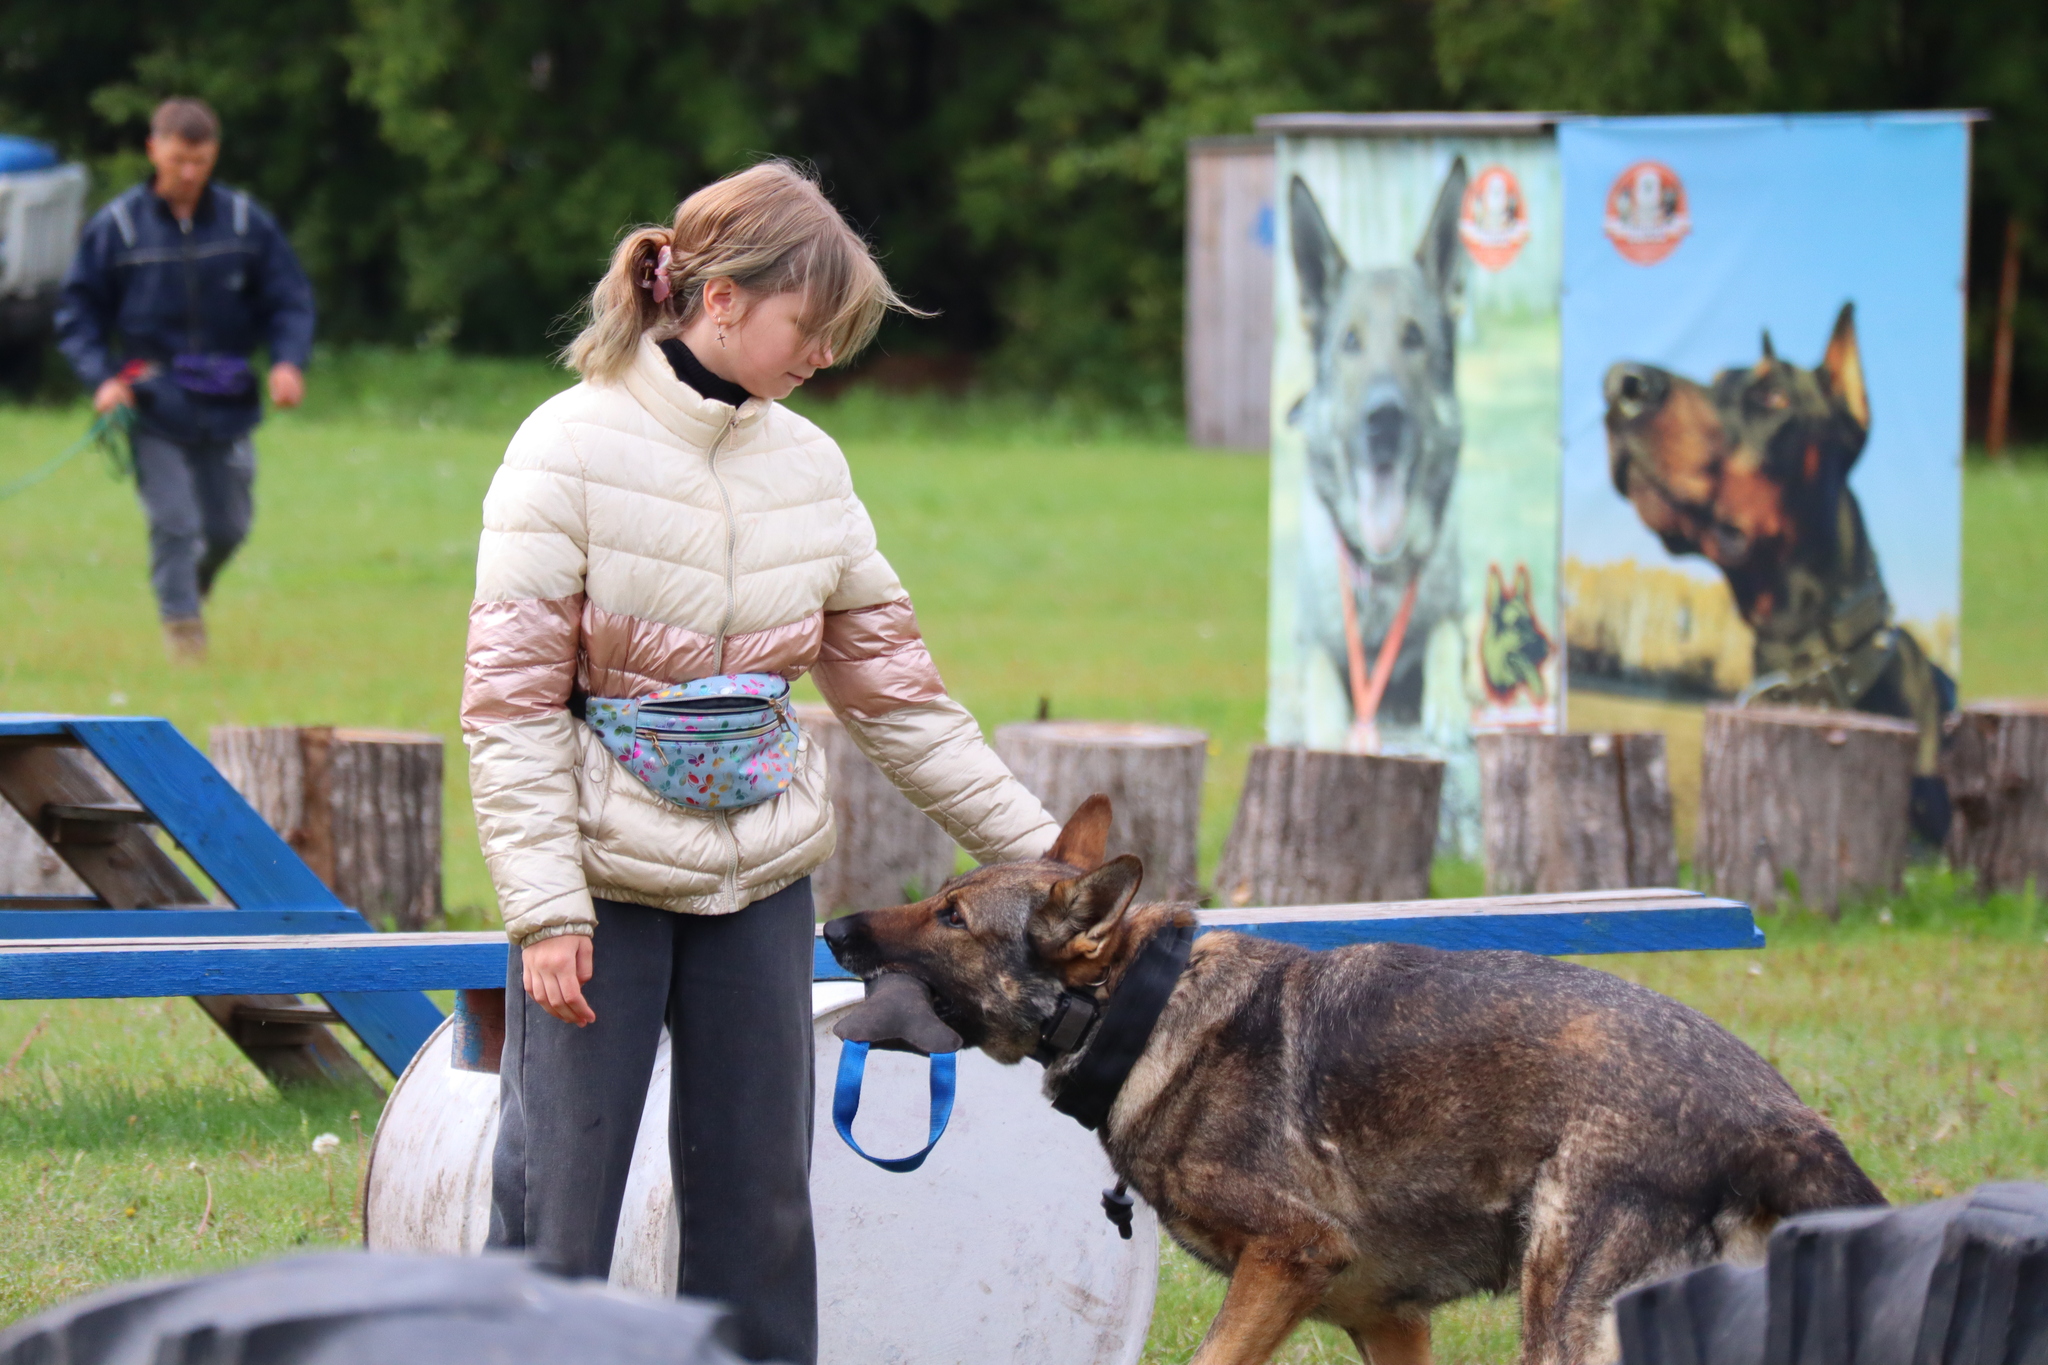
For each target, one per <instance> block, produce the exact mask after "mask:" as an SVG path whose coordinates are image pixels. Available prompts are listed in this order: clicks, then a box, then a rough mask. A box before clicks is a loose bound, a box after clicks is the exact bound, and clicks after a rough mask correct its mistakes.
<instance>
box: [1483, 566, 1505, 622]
mask: <svg viewBox="0 0 2048 1365" xmlns="http://www.w3.org/2000/svg"><path fill="white" fill-rule="evenodd" d="M1505 588H1506V585H1505V584H1503V583H1502V582H1501V581H1500V565H1498V564H1489V565H1487V566H1486V614H1487V615H1488V616H1493V615H1495V614H1497V613H1498V612H1499V611H1500V599H1501V595H1502V593H1503V592H1504V591H1505Z"/></svg>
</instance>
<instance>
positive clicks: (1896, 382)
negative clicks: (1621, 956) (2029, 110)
mask: <svg viewBox="0 0 2048 1365" xmlns="http://www.w3.org/2000/svg"><path fill="white" fill-rule="evenodd" d="M1558 145H1559V152H1560V157H1561V160H1562V164H1563V177H1564V186H1565V214H1564V234H1563V235H1564V296H1563V305H1562V312H1563V333H1564V375H1563V379H1564V396H1563V419H1564V603H1565V619H1564V623H1563V624H1564V631H1563V636H1564V641H1565V646H1566V651H1567V654H1568V659H1569V668H1570V674H1571V689H1572V697H1571V707H1570V721H1571V724H1572V728H1574V729H1580V730H1584V729H1616V730H1638V729H1657V730H1663V731H1665V732H1666V733H1667V735H1669V736H1670V740H1671V753H1672V760H1673V778H1674V787H1676V788H1678V789H1679V800H1680V805H1681V808H1683V807H1684V806H1685V805H1686V804H1687V801H1686V796H1685V794H1684V788H1685V787H1686V785H1687V781H1686V770H1687V768H1688V767H1689V766H1691V765H1696V764H1697V762H1698V753H1699V735H1700V727H1701V718H1702V707H1703V705H1704V704H1705V703H1708V702H1712V701H1723V700H1731V699H1736V698H1744V697H1747V698H1750V699H1752V700H1756V701H1759V702H1768V703H1783V704H1797V705H1820V706H1832V707H1841V708H1849V709H1857V710H1863V711H1870V712H1875V713H1878V714H1884V715H1891V716H1896V717H1898V718H1900V719H1904V720H1908V721H1911V722H1913V723H1914V724H1915V725H1916V726H1917V727H1918V728H1919V730H1920V733H1921V743H1920V746H1919V759H1918V766H1917V769H1916V771H1917V773H1918V774H1919V776H1920V778H1921V779H1922V780H1924V781H1927V782H1934V781H1935V777H1934V774H1935V762H1936V757H1937V751H1938V746H1939V743H1940V727H1941V718H1942V716H1943V715H1944V714H1945V713H1947V712H1948V711H1951V710H1953V709H1954V706H1955V679H1956V677H1957V675H1958V672H1959V669H1960V665H1961V658H1960V649H1959V632H1958V625H1959V620H1960V614H1961V597H1962V581H1961V571H1962V474H1961V470H1962V453H1963V452H1962V446H1963V298H1962V292H1961V290H1962V271H1963V250H1964V238H1965V228H1966V220H1967V214H1968V180H1969V149H1970V134H1969V123H1968V119H1967V116H1965V115H1952V114H1888V115H1875V116H1862V115H1856V116H1807V117H1791V118H1786V117H1729V118H1649V119H1616V120H1602V119H1588V120H1577V121H1572V122H1569V123H1566V124H1565V125H1563V126H1562V127H1561V128H1560V129H1559V133H1558ZM1693 771H1695V772H1696V771H1697V769H1696V767H1693ZM1946 809H1947V807H1946V802H1945V800H1944V801H1941V802H1940V805H1939V812H1938V813H1939V814H1941V815H1942V816H1943V817H1944V819H1945V813H1946ZM1936 813H1937V812H1935V811H1932V810H1929V809H1923V807H1922V805H1921V802H1920V793H1919V789H1918V787H1917V786H1916V805H1915V823H1916V827H1918V826H1926V825H1928V824H1929V820H1928V819H1926V818H1923V817H1927V816H1931V815H1933V814H1936ZM1683 823H1685V819H1684V813H1683V810H1682V809H1681V824H1683ZM1921 833H1922V835H1923V837H1930V838H1933V839H1934V840H1935V841H1936V842H1938V841H1939V839H1938V831H1937V830H1934V829H1932V828H1921Z"/></svg>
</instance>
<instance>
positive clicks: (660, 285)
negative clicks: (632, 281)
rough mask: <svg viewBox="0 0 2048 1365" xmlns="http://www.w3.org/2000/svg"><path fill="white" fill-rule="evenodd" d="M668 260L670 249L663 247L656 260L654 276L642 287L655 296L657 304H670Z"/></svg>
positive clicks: (643, 282) (642, 283) (645, 281)
mask: <svg viewBox="0 0 2048 1365" xmlns="http://www.w3.org/2000/svg"><path fill="white" fill-rule="evenodd" d="M668 260H669V249H668V248H667V247H663V248H662V249H661V254H660V255H659V256H656V257H655V258H654V272H653V274H652V276H651V277H650V278H648V279H646V280H644V281H642V282H641V287H642V288H644V289H646V290H647V292H648V293H650V294H652V295H654V301H655V302H656V303H667V302H668Z"/></svg>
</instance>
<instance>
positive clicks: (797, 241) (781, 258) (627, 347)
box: [562, 160, 930, 382]
mask: <svg viewBox="0 0 2048 1365" xmlns="http://www.w3.org/2000/svg"><path fill="white" fill-rule="evenodd" d="M663 247H667V248H669V262H668V271H667V274H668V284H669V296H668V298H667V299H665V300H663V301H662V302H660V303H656V302H655V301H654V294H653V291H652V290H651V289H650V288H649V287H648V286H649V284H650V283H651V282H652V280H653V276H654V270H655V263H656V261H657V260H658V259H659V257H660V254H661V249H662V248H663ZM720 276H725V277H727V278H730V279H731V280H732V282H733V283H734V284H737V285H739V286H740V287H741V288H742V289H745V290H748V291H749V292H751V293H756V294H784V293H801V294H803V295H804V299H805V302H804V311H803V315H802V319H801V320H802V325H803V327H804V330H805V331H806V333H808V334H809V335H811V336H813V337H817V338H819V339H821V340H822V341H824V342H825V344H826V345H827V346H828V347H830V348H831V351H832V358H833V363H834V364H837V363H840V362H842V361H845V360H849V359H851V358H852V357H853V356H855V355H857V354H859V352H860V350H861V349H862V348H863V347H865V346H866V345H867V344H868V343H869V342H870V341H872V340H874V337H875V331H876V329H877V328H879V327H880V326H881V325H882V315H883V314H884V313H886V312H888V311H889V310H890V309H892V308H893V309H895V310H896V311H898V312H902V313H909V314H912V315H914V316H917V317H927V316H930V315H929V314H926V313H922V312H920V311H919V310H917V309H915V308H912V307H911V306H910V305H909V304H907V303H905V302H904V301H903V300H902V299H901V298H900V297H898V296H897V293H896V291H895V289H894V288H893V287H891V286H890V284H889V280H888V277H887V276H885V275H884V274H883V273H882V267H881V266H880V265H878V264H877V263H876V262H875V258H874V254H873V253H872V252H870V251H869V250H868V244H867V243H866V242H864V241H862V240H861V238H860V235H859V234H858V233H856V232H855V231H854V230H853V229H852V228H851V227H849V226H847V222H846V220H845V219H844V218H842V217H840V216H839V210H837V209H835V208H834V207H832V201H831V200H829V199H827V198H826V197H825V194H824V191H822V190H820V189H819V188H818V184H817V181H816V180H814V179H813V178H812V177H811V176H810V175H809V174H808V173H807V172H806V171H804V170H803V169H802V168H800V167H798V166H796V165H794V164H792V163H790V162H787V161H781V160H775V161H763V162H761V163H760V164H759V165H756V166H750V167H748V168H747V169H746V170H744V171H736V172H734V173H733V174H731V175H728V176H726V177H725V178H724V179H723V180H718V181H714V182H713V183H711V184H709V185H706V186H705V187H704V188H703V189H701V190H698V191H697V192H696V193H695V194H693V195H691V196H690V197H689V198H688V199H685V200H684V201H683V202H682V203H680V204H678V205H676V216H675V223H674V225H673V226H671V227H665V228H664V227H655V226H652V225H650V226H646V227H639V228H635V229H633V230H632V231H631V232H628V233H627V234H626V236H625V237H624V239H623V240H621V241H620V242H619V245H618V248H617V249H616V250H615V251H613V252H612V263H611V267H610V268H609V269H608V270H606V271H605V273H604V278H603V279H601V280H599V281H598V282H597V287H596V288H595V289H593V290H591V291H590V304H589V321H588V322H587V323H585V325H584V327H583V330H582V331H581V332H580V333H578V335H577V337H576V339H575V340H574V341H572V342H570V343H569V346H568V348H567V349H566V350H565V351H564V352H563V353H562V358H563V360H564V361H566V362H567V363H568V365H569V367H570V368H571V369H573V370H575V371H576V372H577V373H578V374H580V375H582V376H583V377H584V378H585V379H588V380H594V381H598V382H607V381H610V380H615V379H617V378H618V377H619V376H620V375H621V374H623V373H625V371H626V368H627V367H628V366H629V365H630V364H631V363H632V360H633V352H634V351H635V349H636V348H637V347H638V346H639V344H640V338H641V337H642V336H643V335H645V334H646V333H647V332H649V331H651V330H656V329H659V330H660V331H661V332H662V333H663V334H664V335H668V336H673V335H675V334H676V333H678V332H680V331H682V330H683V328H685V327H687V326H689V325H690V323H691V322H693V321H695V320H696V317H697V315H698V314H699V313H700V312H702V311H703V308H704V285H705V282H706V281H708V280H714V279H717V278H719V277H720Z"/></svg>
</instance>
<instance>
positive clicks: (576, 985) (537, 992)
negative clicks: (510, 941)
mask: <svg viewBox="0 0 2048 1365" xmlns="http://www.w3.org/2000/svg"><path fill="white" fill-rule="evenodd" d="M519 963H520V968H521V974H522V977H523V980H524V984H525V986H526V993H527V995H528V996H530V997H531V998H532V999H533V1000H534V1001H536V1002H537V1003H538V1004H539V1005H540V1007H541V1008H542V1009H544V1010H546V1011H547V1012H548V1013H549V1014H552V1015H554V1016H555V1018H557V1019H559V1020H561V1021H562V1022H563V1023H565V1024H574V1025H575V1026H576V1027H577V1028H582V1027H583V1026H584V1025H585V1024H594V1023H596V1022H597V1011H595V1010H593V1009H591V1008H590V1005H589V1003H588V1002H587V1001H585V1000H584V998H583V983H584V982H586V981H588V980H590V970H591V966H590V964H591V943H590V935H588V934H557V935H556V936H555V937H553V938H544V939H542V940H541V941H540V942H538V943H536V944H534V945H533V946H532V947H531V948H527V949H525V950H523V951H522V952H521V953H520V954H519Z"/></svg>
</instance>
